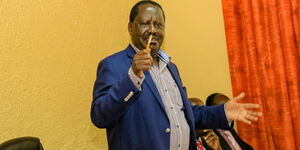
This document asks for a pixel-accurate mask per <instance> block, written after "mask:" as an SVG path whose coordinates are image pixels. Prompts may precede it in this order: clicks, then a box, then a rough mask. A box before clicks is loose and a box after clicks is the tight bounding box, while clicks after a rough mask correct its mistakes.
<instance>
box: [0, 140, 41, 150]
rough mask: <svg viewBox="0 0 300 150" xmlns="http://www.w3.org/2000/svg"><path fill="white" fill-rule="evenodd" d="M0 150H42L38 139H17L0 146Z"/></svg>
mask: <svg viewBox="0 0 300 150" xmlns="http://www.w3.org/2000/svg"><path fill="white" fill-rule="evenodd" d="M0 150H43V146H42V144H41V142H40V139H39V138H36V137H19V138H14V139H11V140H8V141H5V142H4V143H2V144H0Z"/></svg>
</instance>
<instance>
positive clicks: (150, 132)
mask: <svg viewBox="0 0 300 150" xmlns="http://www.w3.org/2000/svg"><path fill="white" fill-rule="evenodd" d="M164 25H165V16H164V12H163V9H162V8H161V6H160V5H159V4H157V3H155V2H153V1H140V2H138V3H137V4H135V5H134V6H133V8H132V10H131V12H130V21H129V24H128V31H129V34H130V36H131V43H130V45H129V46H128V47H127V48H126V49H125V50H123V51H120V52H118V53H116V54H113V55H111V56H109V57H107V58H105V59H103V60H102V61H101V62H100V63H99V66H98V71H97V79H96V81H95V85H94V94H93V102H92V107H91V119H92V122H93V123H94V125H95V126H97V127H99V128H106V131H107V140H108V147H109V149H113V150H119V149H122V150H136V149H142V150H169V149H171V150H174V149H182V150H186V149H193V150H194V149H196V137H195V128H221V129H229V126H228V120H240V121H243V122H246V123H251V121H256V120H257V119H258V116H260V115H261V114H260V113H259V112H252V111H250V110H247V109H246V108H258V105H256V104H239V103H237V102H236V100H238V99H241V98H242V97H243V95H240V96H239V97H236V98H235V100H232V101H229V102H228V103H226V104H225V105H220V106H215V107H200V106H193V107H191V105H190V103H189V101H188V99H187V95H186V92H185V91H184V88H183V85H182V82H181V79H180V76H179V72H178V70H177V67H176V66H175V64H173V63H171V62H170V59H169V57H168V56H167V54H166V53H164V52H163V51H162V50H160V46H161V44H162V42H163V39H164V33H165V32H164V31H165V26H164ZM150 35H153V38H152V40H151V41H150V47H149V48H148V49H146V45H147V43H148V38H149V36H150ZM149 51H151V52H149ZM225 112H226V114H225ZM238 114H242V115H238Z"/></svg>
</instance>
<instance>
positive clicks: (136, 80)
mask: <svg viewBox="0 0 300 150" xmlns="http://www.w3.org/2000/svg"><path fill="white" fill-rule="evenodd" d="M128 75H129V78H130V79H131V81H132V83H133V84H134V85H135V87H136V88H138V89H139V90H140V91H141V90H142V88H141V85H142V83H143V82H144V79H145V76H143V78H140V77H138V76H137V75H135V74H134V72H133V70H132V68H131V67H130V68H129V71H128Z"/></svg>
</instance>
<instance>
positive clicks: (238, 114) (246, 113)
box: [225, 93, 262, 124]
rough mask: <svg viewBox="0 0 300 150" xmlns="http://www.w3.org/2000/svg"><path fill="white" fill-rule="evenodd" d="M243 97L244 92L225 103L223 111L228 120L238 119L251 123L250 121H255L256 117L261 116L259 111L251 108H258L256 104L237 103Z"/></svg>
mask: <svg viewBox="0 0 300 150" xmlns="http://www.w3.org/2000/svg"><path fill="white" fill-rule="evenodd" d="M244 97H245V93H241V94H240V95H238V96H236V97H234V98H233V99H231V100H229V101H228V102H227V103H225V112H226V116H227V119H228V120H238V121H242V122H244V123H247V124H251V122H252V121H257V120H258V117H260V116H262V113H261V112H258V111H253V110H251V108H259V105H258V104H252V103H238V101H239V100H241V99H243V98H244Z"/></svg>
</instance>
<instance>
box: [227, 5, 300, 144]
mask: <svg viewBox="0 0 300 150" xmlns="http://www.w3.org/2000/svg"><path fill="white" fill-rule="evenodd" d="M222 5H223V14H224V23H225V32H226V41H227V49H228V57H229V65H230V73H231V81H232V87H233V94H234V95H238V94H239V93H240V92H243V91H244V92H245V94H246V97H245V99H244V100H242V102H251V103H258V104H260V105H261V106H262V108H261V111H262V112H263V113H264V115H263V117H261V118H260V119H259V121H258V122H257V123H253V124H252V125H246V124H244V123H238V125H237V127H238V131H239V135H241V137H242V138H243V139H245V141H247V142H249V143H250V144H251V145H252V146H253V147H254V148H255V149H258V150H269V149H271V150H273V149H276V150H277V149H278V150H282V149H287V150H294V149H295V150H296V149H299V150H300V50H299V49H300V0H223V1H222Z"/></svg>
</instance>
